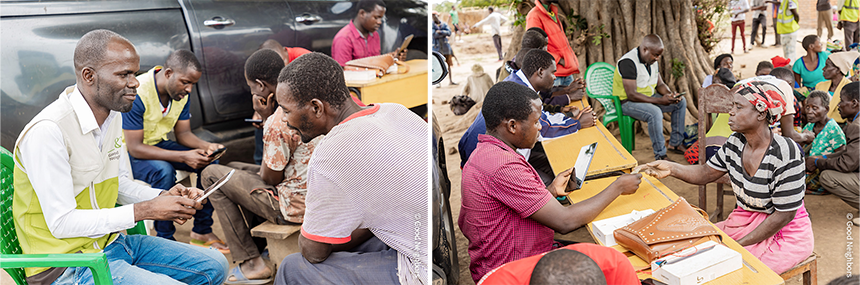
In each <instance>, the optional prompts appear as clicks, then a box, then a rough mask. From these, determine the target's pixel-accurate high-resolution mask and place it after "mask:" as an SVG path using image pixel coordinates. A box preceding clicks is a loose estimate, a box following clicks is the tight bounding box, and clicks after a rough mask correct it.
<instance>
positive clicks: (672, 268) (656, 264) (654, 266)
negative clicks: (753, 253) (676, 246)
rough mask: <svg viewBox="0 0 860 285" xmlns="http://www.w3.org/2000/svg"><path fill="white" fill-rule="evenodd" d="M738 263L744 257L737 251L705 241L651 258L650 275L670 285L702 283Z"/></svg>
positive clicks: (727, 272)
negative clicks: (669, 253) (660, 256)
mask: <svg viewBox="0 0 860 285" xmlns="http://www.w3.org/2000/svg"><path fill="white" fill-rule="evenodd" d="M711 247H712V248H711ZM708 248H710V249H708ZM697 249H698V250H697ZM694 252H695V254H694ZM663 261H665V262H666V263H663ZM741 267H743V259H742V257H741V254H740V253H738V252H737V251H734V250H732V249H730V248H728V247H726V246H724V245H722V244H718V243H716V242H713V241H708V242H705V243H702V244H700V245H698V246H696V247H691V248H688V249H686V250H683V251H681V252H679V253H676V254H673V255H669V256H666V257H664V258H661V259H657V260H654V261H652V262H651V275H652V276H653V277H654V279H657V280H659V281H661V282H664V283H666V284H669V285H690V284H703V283H705V282H708V281H711V280H714V279H717V278H719V277H720V276H723V275H726V274H729V273H731V272H733V271H735V270H738V269H741Z"/></svg>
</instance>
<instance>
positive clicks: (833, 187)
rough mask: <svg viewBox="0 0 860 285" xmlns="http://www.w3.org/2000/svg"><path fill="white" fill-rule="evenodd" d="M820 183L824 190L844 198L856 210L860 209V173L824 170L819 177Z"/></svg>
mask: <svg viewBox="0 0 860 285" xmlns="http://www.w3.org/2000/svg"><path fill="white" fill-rule="evenodd" d="M818 181H819V182H821V187H823V188H824V190H827V191H828V192H830V193H833V195H836V196H838V197H839V198H842V201H845V203H848V205H850V206H851V207H854V209H858V207H860V173H857V172H849V173H843V172H839V171H836V170H824V171H821V174H820V175H819V176H818Z"/></svg>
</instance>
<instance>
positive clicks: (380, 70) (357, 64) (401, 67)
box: [343, 54, 409, 77]
mask: <svg viewBox="0 0 860 285" xmlns="http://www.w3.org/2000/svg"><path fill="white" fill-rule="evenodd" d="M395 64H397V73H398V74H401V73H406V72H409V66H408V65H406V64H403V63H402V62H400V61H398V60H394V56H392V55H390V54H383V55H377V56H370V57H365V58H359V59H353V60H350V61H347V62H346V66H344V67H343V69H344V70H357V71H362V70H373V71H376V77H382V76H384V75H385V73H386V71H387V70H388V68H389V67H391V66H392V65H395Z"/></svg>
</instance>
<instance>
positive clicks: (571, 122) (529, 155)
mask: <svg viewBox="0 0 860 285" xmlns="http://www.w3.org/2000/svg"><path fill="white" fill-rule="evenodd" d="M521 65H522V69H519V70H517V71H516V72H514V73H512V74H511V75H509V76H508V77H507V78H505V80H504V81H512V82H516V83H518V84H520V85H524V86H526V87H529V88H530V89H532V90H534V91H535V92H539V91H549V90H550V89H552V85H553V81H554V80H555V75H553V73H555V60H554V59H553V57H552V55H551V54H550V53H549V52H547V51H545V50H541V49H532V50H530V51H528V52H527V53H526V54H525V56H524V57H523V60H522V64H521ZM540 124H541V130H540V134H541V137H543V138H555V137H560V136H564V135H568V134H572V133H575V132H577V131H579V129H580V128H587V127H591V126H594V114H593V113H592V111H591V109H590V108H586V109H585V110H582V111H581V112H579V115H578V116H577V118H575V119H574V118H571V117H568V116H567V115H565V114H563V113H555V114H552V113H549V112H547V111H545V110H541V117H540ZM486 132H487V127H486V125H485V121H484V115H483V113H478V117H477V118H475V122H474V123H472V125H471V126H469V129H468V130H466V133H464V134H463V137H462V138H460V143H459V149H460V167H463V166H464V165H466V161H467V160H469V156H470V155H471V154H472V151H474V150H475V148H476V147H477V145H478V135H480V134H485V133H486ZM542 149H543V148H542V147H538V146H536V147H535V148H534V149H532V150H528V149H519V150H517V151H518V152H519V153H520V154H523V156H525V157H526V159H527V160H529V163H537V160H541V161H543V160H544V159H541V158H542V157H545V154H543V153H537V152H536V151H541V150H542ZM533 166H534V167H535V169H536V170H538V174H540V175H541V178H542V179H544V182H547V181H550V182H551V181H552V179H553V178H554V177H555V175H553V174H552V171H551V169H550V168H549V166H548V165H545V166H544V167H541V166H540V165H534V164H533Z"/></svg>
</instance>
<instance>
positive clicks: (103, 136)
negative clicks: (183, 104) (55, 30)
mask: <svg viewBox="0 0 860 285" xmlns="http://www.w3.org/2000/svg"><path fill="white" fill-rule="evenodd" d="M74 65H75V81H76V84H75V85H74V86H69V87H67V88H66V89H65V90H64V91H63V92H62V93H60V95H59V99H57V100H56V101H54V102H53V103H51V104H50V105H48V106H47V107H45V109H44V110H42V111H41V112H40V113H39V114H38V115H36V117H35V118H33V120H31V121H30V123H28V124H27V125H26V126H25V127H24V130H23V131H21V134H20V135H19V136H18V140H17V141H16V143H15V150H14V160H15V174H14V177H15V179H14V180H15V182H14V183H15V194H14V198H13V201H12V213H13V216H14V219H13V221H14V222H15V230H16V234H17V235H18V241H19V242H20V244H21V250H22V251H23V253H25V254H50V253H81V252H83V253H96V252H104V253H105V255H106V256H107V259H108V265H109V267H110V272H111V274H112V279H113V282H114V283H122V284H160V285H164V284H221V282H223V280H224V278H225V275H226V271H227V259H226V258H224V255H222V254H221V253H218V252H217V251H215V250H210V249H205V248H200V247H195V246H191V245H187V244H182V243H177V242H173V241H169V240H165V239H162V238H157V237H152V236H145V235H130V236H127V235H125V234H122V233H119V231H122V230H125V229H128V228H131V227H133V226H134V225H135V223H137V222H138V221H141V220H174V221H177V222H179V223H184V222H185V221H186V220H187V219H188V218H191V216H192V215H194V213H195V212H196V210H200V209H202V207H203V206H202V205H201V204H200V203H199V202H196V201H195V200H193V199H196V197H198V196H200V195H201V194H202V193H203V191H201V190H200V189H196V188H185V187H182V185H176V186H174V187H171V188H170V190H169V191H163V190H159V189H153V188H149V187H146V186H143V185H140V184H137V183H135V182H134V181H131V179H129V178H128V169H126V166H125V165H126V161H125V159H126V157H127V156H125V154H124V152H125V144H124V143H123V134H122V121H121V120H120V118H119V112H128V111H129V110H130V109H131V105H132V102H133V101H134V98H135V93H136V91H135V89H136V88H137V87H138V85H139V83H138V81H137V79H135V78H134V73H135V72H136V71H137V70H138V69H140V57H139V56H138V55H137V52H136V50H135V48H134V45H132V44H131V42H129V41H128V40H127V39H125V38H124V37H122V36H120V35H119V34H116V33H114V32H111V31H108V30H94V31H91V32H89V33H87V34H85V35H84V36H83V37H82V38H81V40H80V41H79V42H78V44H77V46H76V47H75V52H74ZM117 203H119V204H124V205H125V206H121V207H115V205H116V204H117ZM25 273H26V275H27V282H28V283H29V284H93V278H92V273H91V272H90V270H89V268H87V267H70V268H64V267H51V268H47V267H42V268H26V269H25Z"/></svg>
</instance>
